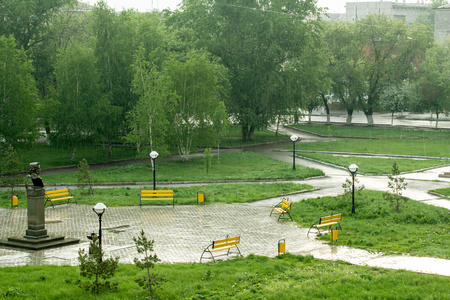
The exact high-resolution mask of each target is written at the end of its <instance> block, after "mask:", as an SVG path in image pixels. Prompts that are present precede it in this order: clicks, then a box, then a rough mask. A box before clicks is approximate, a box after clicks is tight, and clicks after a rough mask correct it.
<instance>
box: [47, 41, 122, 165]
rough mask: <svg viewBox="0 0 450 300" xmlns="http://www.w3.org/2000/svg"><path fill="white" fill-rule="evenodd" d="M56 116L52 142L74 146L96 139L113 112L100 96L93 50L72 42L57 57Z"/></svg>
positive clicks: (106, 101)
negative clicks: (57, 103)
mask: <svg viewBox="0 0 450 300" xmlns="http://www.w3.org/2000/svg"><path fill="white" fill-rule="evenodd" d="M55 74H56V80H57V81H58V87H57V100H58V102H59V106H58V113H57V114H56V116H55V119H54V122H55V128H54V129H55V132H56V133H55V134H53V135H52V136H51V137H52V141H54V142H57V143H59V145H65V146H74V147H75V148H74V153H73V155H72V159H71V162H73V160H74V155H75V151H76V146H77V145H79V144H80V143H81V142H86V141H91V142H92V141H95V140H97V139H99V137H100V136H101V132H102V127H103V126H105V124H107V121H108V119H109V118H110V117H111V113H112V111H114V108H113V107H112V106H111V104H110V102H109V100H108V99H107V98H106V97H105V95H104V94H103V93H102V86H101V84H100V74H99V72H98V70H97V69H96V68H95V57H94V54H93V51H92V49H90V48H88V47H86V46H85V45H83V44H81V43H77V42H72V43H71V44H69V45H68V46H67V48H66V49H64V51H61V52H60V53H59V54H58V57H57V62H56V66H55Z"/></svg>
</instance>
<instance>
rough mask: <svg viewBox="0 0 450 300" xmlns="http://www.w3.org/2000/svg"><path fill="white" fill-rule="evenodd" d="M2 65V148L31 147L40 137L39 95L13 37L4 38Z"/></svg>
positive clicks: (29, 66)
mask: <svg viewBox="0 0 450 300" xmlns="http://www.w3.org/2000/svg"><path fill="white" fill-rule="evenodd" d="M2 10H3V8H2ZM0 62H1V63H0V82H1V88H0V99H2V100H1V101H0V145H1V144H2V143H3V142H6V145H8V144H13V145H14V144H18V143H24V142H27V143H31V142H33V141H34V140H35V139H36V138H37V135H38V130H37V121H36V120H37V117H38V116H37V102H38V94H37V90H36V82H35V79H34V78H33V75H32V73H33V71H34V70H33V67H32V64H31V61H29V60H28V59H27V56H26V53H25V51H24V50H23V49H17V48H16V42H15V40H14V38H13V37H12V36H10V37H5V36H1V35H0Z"/></svg>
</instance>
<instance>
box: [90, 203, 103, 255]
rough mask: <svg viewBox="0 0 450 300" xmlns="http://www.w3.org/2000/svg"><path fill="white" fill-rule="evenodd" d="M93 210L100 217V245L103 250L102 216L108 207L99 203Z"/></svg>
mask: <svg viewBox="0 0 450 300" xmlns="http://www.w3.org/2000/svg"><path fill="white" fill-rule="evenodd" d="M92 210H93V211H94V212H95V213H96V214H97V216H98V244H99V246H100V248H101V247H102V215H103V213H104V212H105V211H106V205H105V204H103V203H97V204H95V206H94V207H93V208H92Z"/></svg>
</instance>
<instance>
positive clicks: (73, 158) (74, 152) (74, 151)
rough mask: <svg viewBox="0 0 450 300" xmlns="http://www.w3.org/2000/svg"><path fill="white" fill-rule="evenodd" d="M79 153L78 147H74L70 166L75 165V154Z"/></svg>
mask: <svg viewBox="0 0 450 300" xmlns="http://www.w3.org/2000/svg"><path fill="white" fill-rule="evenodd" d="M76 153H77V146H75V147H73V152H72V157H71V158H70V164H73V161H74V160H75V154H76Z"/></svg>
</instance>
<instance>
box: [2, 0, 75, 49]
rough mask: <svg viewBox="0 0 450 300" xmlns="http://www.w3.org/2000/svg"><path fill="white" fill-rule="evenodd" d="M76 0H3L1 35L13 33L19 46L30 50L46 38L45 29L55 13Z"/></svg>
mask: <svg viewBox="0 0 450 300" xmlns="http://www.w3.org/2000/svg"><path fill="white" fill-rule="evenodd" d="M75 2H76V1H75V0H2V1H1V2H0V20H2V22H0V35H12V36H14V37H15V38H16V41H17V46H18V48H22V47H23V48H24V49H25V50H28V49H29V48H30V47H32V46H33V45H36V44H38V43H41V42H42V41H43V40H46V35H45V31H46V30H47V29H48V27H49V25H50V24H51V23H52V19H53V17H54V15H55V14H57V13H59V11H60V9H61V8H63V7H66V8H68V5H69V4H74V3H75Z"/></svg>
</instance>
